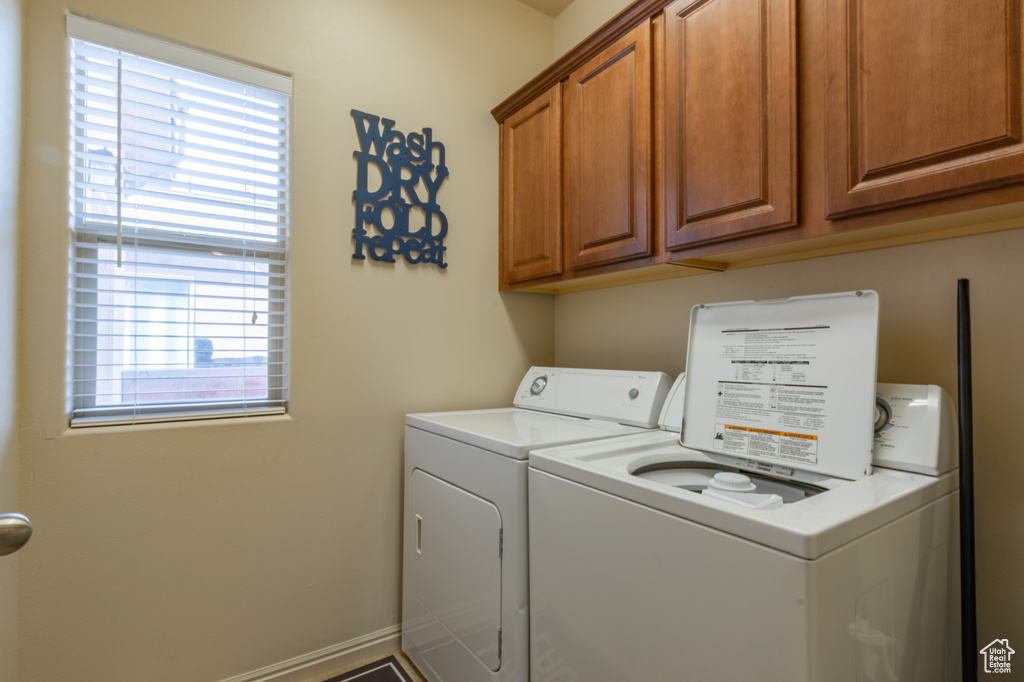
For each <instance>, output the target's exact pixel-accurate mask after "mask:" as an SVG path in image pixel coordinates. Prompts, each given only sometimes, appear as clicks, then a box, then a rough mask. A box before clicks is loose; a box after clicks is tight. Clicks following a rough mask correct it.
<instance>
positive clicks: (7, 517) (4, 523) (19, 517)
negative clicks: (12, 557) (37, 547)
mask: <svg viewBox="0 0 1024 682" xmlns="http://www.w3.org/2000/svg"><path fill="white" fill-rule="evenodd" d="M30 537H32V522H31V521H29V520H28V517H27V516H24V515H23V514H0V556H6V555H7V554H13V553H14V552H17V551H18V550H19V549H21V548H22V547H24V546H25V543H26V542H28V539H29V538H30Z"/></svg>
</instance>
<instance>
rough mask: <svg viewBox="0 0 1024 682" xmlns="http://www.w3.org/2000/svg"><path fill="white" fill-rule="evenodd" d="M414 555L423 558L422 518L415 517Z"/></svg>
mask: <svg viewBox="0 0 1024 682" xmlns="http://www.w3.org/2000/svg"><path fill="white" fill-rule="evenodd" d="M416 553H417V554H419V555H420V556H423V517H422V516H420V515H419V514H417V515H416Z"/></svg>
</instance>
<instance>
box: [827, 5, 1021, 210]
mask: <svg viewBox="0 0 1024 682" xmlns="http://www.w3.org/2000/svg"><path fill="white" fill-rule="evenodd" d="M825 12H826V13H825V19H826V21H825V58H826V65H827V76H826V78H827V80H826V102H825V107H826V117H825V120H826V142H825V154H826V168H825V171H826V173H825V174H826V185H827V187H826V191H827V194H826V213H827V217H828V218H840V217H845V216H850V215H856V214H858V213H865V212H868V211H877V210H879V209H885V208H889V207H893V206H899V205H904V204H910V203H915V202H920V201H924V200H929V199H935V198H941V197H947V196H952V195H955V194H962V193H964V192H971V191H976V190H980V189H985V188H989V187H997V186H999V185H1005V184H1007V183H1009V182H1019V181H1021V180H1022V179H1024V139H1022V128H1021V126H1022V118H1024V99H1022V87H1021V86H1022V83H1024V72H1022V69H1021V31H1022V25H1021V8H1020V2H1019V0H986V2H977V3H967V4H965V3H963V2H958V1H955V0H899V2H883V1H879V0H828V2H827V3H826V11H825Z"/></svg>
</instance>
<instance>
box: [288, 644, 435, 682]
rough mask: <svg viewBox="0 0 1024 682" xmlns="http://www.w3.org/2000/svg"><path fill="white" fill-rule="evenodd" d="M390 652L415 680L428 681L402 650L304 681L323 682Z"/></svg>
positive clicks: (378, 656)
mask: <svg viewBox="0 0 1024 682" xmlns="http://www.w3.org/2000/svg"><path fill="white" fill-rule="evenodd" d="M388 654H391V655H393V656H394V657H395V658H397V659H398V662H399V663H401V664H402V667H403V668H405V672H407V673H409V677H411V678H412V679H413V682H427V680H426V678H424V677H423V676H422V675H420V672H419V671H418V670H416V668H415V667H414V666H413V664H412V663H410V662H409V659H408V658H406V656H405V654H404V653H402V652H401V651H389V652H385V653H383V654H379V655H377V656H374V657H372V658H368V659H366V660H365V661H358V662H356V663H353V664H352V665H347V666H345V667H344V668H338V669H337V670H331V671H330V672H325V673H321V674H319V675H317V676H316V677H311V678H309V679H307V680H303V682H323V681H324V680H329V679H331V678H332V677H334V676H335V675H340V674H342V673H344V672H348V671H349V670H355V669H356V668H360V667H362V666H364V665H366V664H367V663H372V662H374V661H376V660H379V659H381V658H384V657H386V656H387V655H388Z"/></svg>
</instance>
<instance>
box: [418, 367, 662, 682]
mask: <svg viewBox="0 0 1024 682" xmlns="http://www.w3.org/2000/svg"><path fill="white" fill-rule="evenodd" d="M670 384H671V379H670V378H669V377H668V376H667V375H665V374H662V373H660V372H627V371H607V370H582V369H560V368H543V367H534V368H531V369H530V370H529V372H527V374H526V376H525V377H524V378H523V380H522V382H521V383H520V385H519V388H518V389H517V391H516V394H515V399H514V401H513V404H514V405H515V407H511V408H503V409H492V410H473V411H463V412H439V413H430V414H410V415H407V416H406V427H405V493H404V495H405V508H404V512H403V570H402V650H403V651H404V652H405V653H406V654H407V655H408V656H409V658H410V659H411V660H412V662H413V663H414V664H415V665H416V666H417V667H418V668H419V670H420V671H421V672H422V673H423V675H424V676H425V677H426V678H427V679H428V680H431V682H526V681H527V680H528V679H529V648H528V627H529V615H528V588H527V577H528V571H527V542H528V536H527V506H526V505H527V458H528V455H529V452H530V450H534V449H536V448H540V447H549V446H555V445H560V444H569V443H578V442H585V441H594V440H598V439H606V438H610V437H616V436H622V435H624V434H631V433H633V434H635V433H641V432H644V431H645V430H650V429H653V428H656V426H657V420H658V415H659V414H660V411H661V408H662V405H663V403H664V400H665V398H666V396H667V394H668V391H669V388H670Z"/></svg>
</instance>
